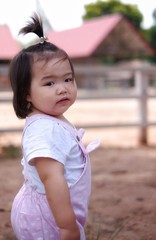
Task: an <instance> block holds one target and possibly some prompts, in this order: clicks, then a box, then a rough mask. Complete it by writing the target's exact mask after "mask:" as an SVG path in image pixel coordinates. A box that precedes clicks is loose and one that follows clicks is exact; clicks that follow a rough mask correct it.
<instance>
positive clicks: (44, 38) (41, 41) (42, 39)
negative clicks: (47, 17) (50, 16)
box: [40, 36, 48, 44]
mask: <svg viewBox="0 0 156 240" xmlns="http://www.w3.org/2000/svg"><path fill="white" fill-rule="evenodd" d="M47 39H48V38H47V37H45V36H43V37H40V43H41V44H43V43H44V42H45V41H46V40H47Z"/></svg>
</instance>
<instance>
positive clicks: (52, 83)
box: [45, 82, 54, 86]
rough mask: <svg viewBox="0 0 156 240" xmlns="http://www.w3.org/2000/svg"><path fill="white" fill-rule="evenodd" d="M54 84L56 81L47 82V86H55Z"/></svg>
mask: <svg viewBox="0 0 156 240" xmlns="http://www.w3.org/2000/svg"><path fill="white" fill-rule="evenodd" d="M53 85H54V82H47V83H46V84H45V86H53Z"/></svg>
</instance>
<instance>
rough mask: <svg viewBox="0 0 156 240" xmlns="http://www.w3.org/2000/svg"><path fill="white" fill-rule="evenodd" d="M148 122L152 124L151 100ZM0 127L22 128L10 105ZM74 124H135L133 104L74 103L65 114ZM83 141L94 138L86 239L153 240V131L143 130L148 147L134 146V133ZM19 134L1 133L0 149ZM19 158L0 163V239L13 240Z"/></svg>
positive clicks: (94, 133)
mask: <svg viewBox="0 0 156 240" xmlns="http://www.w3.org/2000/svg"><path fill="white" fill-rule="evenodd" d="M148 105H149V109H148V110H149V111H148V119H149V120H150V121H156V108H155V101H154V100H151V101H149V103H148ZM0 112H1V119H0V123H1V127H3V128H9V127H15V128H16V127H23V121H21V120H18V119H17V118H16V117H15V114H14V112H13V109H12V105H11V103H4V104H3V103H2V104H1V105H0ZM67 117H69V119H71V121H72V122H73V123H74V124H78V125H82V126H83V125H85V124H92V123H93V124H97V125H98V124H102V123H108V122H109V123H113V122H115V123H122V122H127V121H128V122H132V123H133V122H135V121H138V120H139V117H138V104H137V102H136V101H130V100H127V101H126V100H125V101H123V100H122V101H120V100H118V101H117V100H116V101H109V100H107V101H104V100H96V101H89V100H85V101H78V102H77V103H76V104H75V105H74V106H73V108H71V110H70V111H69V113H67ZM85 136H86V137H85V139H84V142H85V144H87V143H88V142H90V140H92V139H94V138H96V137H99V138H100V139H101V147H100V148H99V149H97V150H96V151H94V152H93V153H92V154H91V164H92V195H91V201H90V206H89V216H88V221H87V225H86V235H87V240H114V239H115V240H156V127H155V126H153V127H149V129H148V146H149V147H140V146H139V144H138V143H139V141H138V140H139V129H136V128H122V129H121V128H116V129H115V128H104V129H87V131H86V134H85ZM20 139H21V133H18V134H15V133H11V134H10V133H8V134H7V133H3V134H1V135H0V146H2V145H4V146H6V145H9V144H10V145H11V144H14V145H19V144H20ZM22 181H23V177H22V173H21V166H20V158H19V157H16V158H7V159H4V158H3V157H1V158H0V240H15V238H14V235H13V232H12V229H11V224H10V209H11V203H12V200H13V198H14V196H15V194H16V192H17V190H18V189H19V187H20V185H21V184H22Z"/></svg>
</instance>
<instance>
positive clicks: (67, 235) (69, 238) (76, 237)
mask: <svg viewBox="0 0 156 240" xmlns="http://www.w3.org/2000/svg"><path fill="white" fill-rule="evenodd" d="M60 235H61V240H80V232H79V228H78V226H77V224H76V225H74V226H70V228H69V229H67V228H66V229H60Z"/></svg>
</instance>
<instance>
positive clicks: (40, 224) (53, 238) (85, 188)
mask: <svg viewBox="0 0 156 240" xmlns="http://www.w3.org/2000/svg"><path fill="white" fill-rule="evenodd" d="M54 119H55V120H56V121H59V123H60V124H62V125H63V126H64V127H65V128H66V129H67V130H69V131H70V133H71V135H72V136H73V137H74V138H75V140H76V141H77V143H78V144H79V146H80V148H81V150H82V152H83V154H84V156H85V167H84V169H83V172H82V174H81V176H80V177H79V179H78V180H77V181H76V182H75V183H74V184H73V185H72V186H71V187H70V188H69V190H70V197H71V203H72V206H73V209H74V212H75V215H76V219H77V224H78V226H79V229H80V235H81V238H80V239H81V240H85V239H86V238H85V232H84V225H85V222H86V218H87V214H88V203H89V198H90V192H91V168H90V160H89V157H88V152H90V151H92V150H94V149H95V148H96V147H97V146H98V145H99V143H98V142H95V143H94V144H91V145H90V146H88V147H87V150H86V149H85V148H84V146H83V144H82V141H81V138H82V136H83V133H84V132H83V130H82V129H81V130H80V131H77V134H75V131H73V130H72V128H71V127H70V126H68V124H66V123H64V122H62V121H60V120H58V119H56V118H54ZM11 222H12V227H13V230H14V232H15V235H16V237H17V239H18V240H59V239H60V234H59V228H58V227H57V225H56V222H55V219H54V216H53V214H52V212H51V210H50V208H49V205H48V201H47V199H46V195H45V194H41V193H39V192H38V191H36V188H35V187H33V186H32V184H31V183H30V182H29V180H28V179H26V180H25V182H24V184H23V186H22V188H21V189H20V191H19V192H18V194H17V195H16V197H15V199H14V201H13V205H12V211H11Z"/></svg>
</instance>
